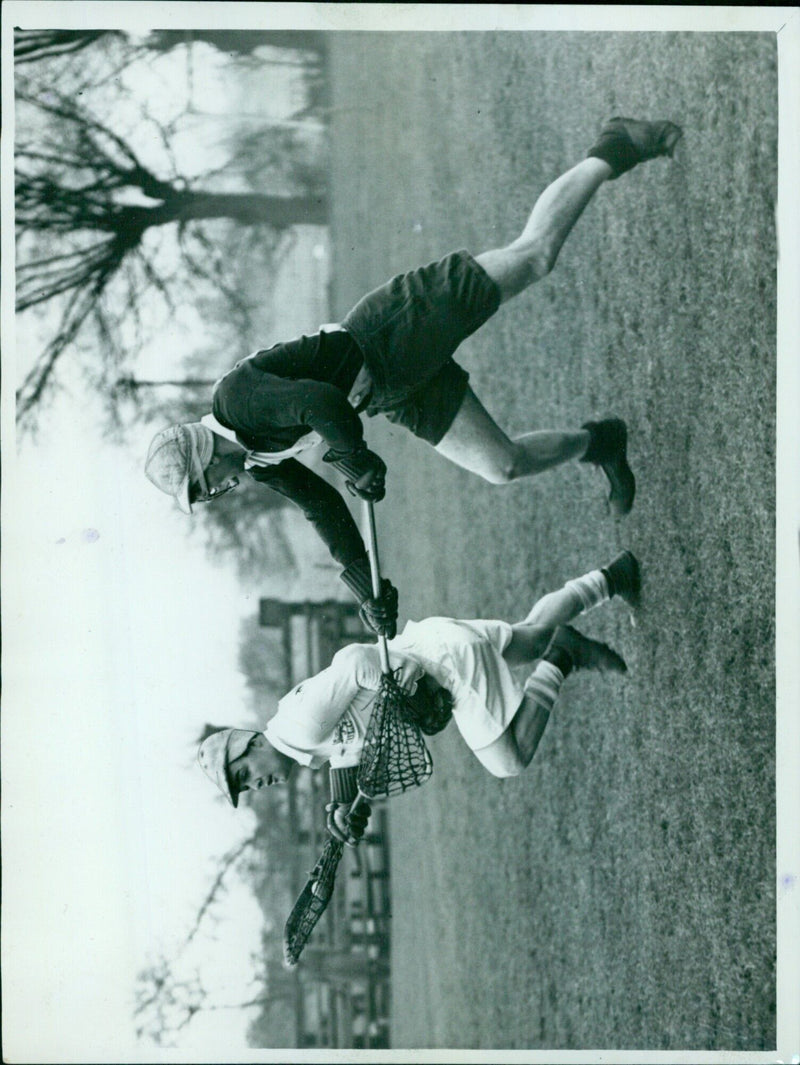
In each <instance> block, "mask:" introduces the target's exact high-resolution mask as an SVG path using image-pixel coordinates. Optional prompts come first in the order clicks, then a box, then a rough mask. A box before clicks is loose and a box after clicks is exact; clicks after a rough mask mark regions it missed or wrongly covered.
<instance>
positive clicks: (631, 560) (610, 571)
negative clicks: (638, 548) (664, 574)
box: [600, 551, 642, 607]
mask: <svg viewBox="0 0 800 1065" xmlns="http://www.w3.org/2000/svg"><path fill="white" fill-rule="evenodd" d="M600 572H601V573H602V574H603V576H604V577H605V579H606V580H607V581H608V594H609V595H610V596H615V595H618V596H619V597H620V599H622V601H623V602H625V603H627V604H628V606H630V607H637V606H638V605H639V602H640V596H641V589H642V578H641V573H640V571H639V562H638V560H637V558H636V556H635V555H634V554H633V553H632V552H630V551H623V552H622V554H621V555H617V557H616V558H615V559H614V560H613V562H609V564H608V565H607V566H603V568H602V570H601V571H600Z"/></svg>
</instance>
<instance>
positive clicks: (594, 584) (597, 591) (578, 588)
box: [564, 569, 611, 613]
mask: <svg viewBox="0 0 800 1065" xmlns="http://www.w3.org/2000/svg"><path fill="white" fill-rule="evenodd" d="M564 587H565V588H569V590H570V591H571V592H574V593H575V595H577V597H578V599H579V600H580V602H581V613H585V612H586V611H587V610H591V609H592V607H593V606H600V604H601V603H605V602H606V600H607V599H610V598H611V597H610V595H609V594H608V581H607V580H606V579H605V576H604V575H603V573H602V572H601V571H600V570H599V569H593V570H592V571H591V572H590V573H584V575H583V576H582V577H576V578H575V579H574V580H571V581H567V583H566V584H565V585H564Z"/></svg>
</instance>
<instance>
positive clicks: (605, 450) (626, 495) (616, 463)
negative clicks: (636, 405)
mask: <svg viewBox="0 0 800 1065" xmlns="http://www.w3.org/2000/svg"><path fill="white" fill-rule="evenodd" d="M581 428H582V429H588V430H589V433H590V439H589V446H588V447H587V448H586V453H585V454H584V456H583V458H582V459H581V462H592V463H594V465H595V466H600V467H601V468H602V470H603V473H605V475H606V477H608V480H609V483H610V485H611V493H610V495H609V497H608V503H609V506H610V507H611V509H612V511H613V512H614V513H615V514H616V515H617V516H618V517H623V516H624V515H625V514H628V513H629V512H630V509H631V507H632V506H633V497H634V495H635V494H636V480H635V478H634V476H633V470H631V468H630V466H629V465H628V457H627V452H628V427H627V426H626V425H625V422H624V421H623V420H622V419H621V418H606V419H605V420H603V421H599V422H586V423H585V424H584V425H582V426H581Z"/></svg>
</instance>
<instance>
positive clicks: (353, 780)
mask: <svg viewBox="0 0 800 1065" xmlns="http://www.w3.org/2000/svg"><path fill="white" fill-rule="evenodd" d="M328 780H329V782H330V786H331V801H332V802H342V803H348V802H352V801H353V799H355V797H356V795H358V766H357V765H349V766H346V767H344V768H342V769H334V768H333V766H331V767H330V769H329V770H328Z"/></svg>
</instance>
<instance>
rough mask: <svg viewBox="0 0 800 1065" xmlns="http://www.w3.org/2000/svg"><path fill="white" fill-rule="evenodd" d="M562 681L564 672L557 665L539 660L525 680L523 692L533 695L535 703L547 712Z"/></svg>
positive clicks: (555, 697)
mask: <svg viewBox="0 0 800 1065" xmlns="http://www.w3.org/2000/svg"><path fill="white" fill-rule="evenodd" d="M563 683H564V674H563V673H562V672H561V670H560V669H559V668H558V666H554V665H553V663H552V662H539V664H538V665H537V666H536V669H534V671H533V673H531V675H530V676H529V677H528V679H527V680H526V681H525V692H526V694H527V695H531V696H533V699H534V701H535V702H536V704H537V705H538V706H541V707H542V709H543V710H546V711H547V713H548V714H549V713H550V711H551V710H552V709H553V705H554V703H555V701H556V699H557V698H558V693H559V691H560V690H561V685H562V684H563Z"/></svg>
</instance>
